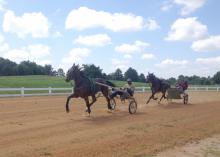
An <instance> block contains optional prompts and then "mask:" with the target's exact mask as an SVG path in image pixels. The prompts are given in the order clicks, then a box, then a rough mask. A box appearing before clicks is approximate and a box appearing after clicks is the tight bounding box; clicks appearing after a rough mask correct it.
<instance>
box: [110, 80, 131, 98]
mask: <svg viewBox="0 0 220 157" xmlns="http://www.w3.org/2000/svg"><path fill="white" fill-rule="evenodd" d="M134 89H135V87H134V85H133V84H132V80H131V79H130V78H128V79H127V83H126V84H125V85H124V86H123V90H114V92H113V93H112V94H111V95H110V98H111V99H113V98H114V97H116V96H117V95H120V96H122V95H123V94H124V92H126V93H128V94H129V96H133V95H134Z"/></svg>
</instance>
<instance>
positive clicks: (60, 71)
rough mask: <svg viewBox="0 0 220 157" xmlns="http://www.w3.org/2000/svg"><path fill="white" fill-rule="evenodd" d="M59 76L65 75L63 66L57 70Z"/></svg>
mask: <svg viewBox="0 0 220 157" xmlns="http://www.w3.org/2000/svg"><path fill="white" fill-rule="evenodd" d="M57 76H65V73H64V71H63V69H62V68H59V69H58V70H57Z"/></svg>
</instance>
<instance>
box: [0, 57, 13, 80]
mask: <svg viewBox="0 0 220 157" xmlns="http://www.w3.org/2000/svg"><path fill="white" fill-rule="evenodd" d="M16 74H17V64H16V63H15V62H12V61H10V60H8V59H4V58H1V57H0V76H9V75H16Z"/></svg>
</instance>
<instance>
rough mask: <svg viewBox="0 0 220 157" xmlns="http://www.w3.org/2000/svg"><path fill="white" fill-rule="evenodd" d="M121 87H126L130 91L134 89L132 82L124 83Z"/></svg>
mask: <svg viewBox="0 0 220 157" xmlns="http://www.w3.org/2000/svg"><path fill="white" fill-rule="evenodd" d="M123 88H124V89H126V88H128V89H131V90H132V91H134V89H135V87H134V85H133V84H130V85H129V84H128V83H126V84H125V85H124V86H123Z"/></svg>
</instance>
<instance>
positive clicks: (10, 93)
mask: <svg viewBox="0 0 220 157" xmlns="http://www.w3.org/2000/svg"><path fill="white" fill-rule="evenodd" d="M135 90H136V92H147V91H150V87H136V88H135ZM188 91H207V92H209V91H216V92H220V86H191V87H189V88H188ZM71 93H73V88H52V87H49V88H24V87H22V88H0V97H15V96H21V97H24V96H50V95H68V94H71Z"/></svg>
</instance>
